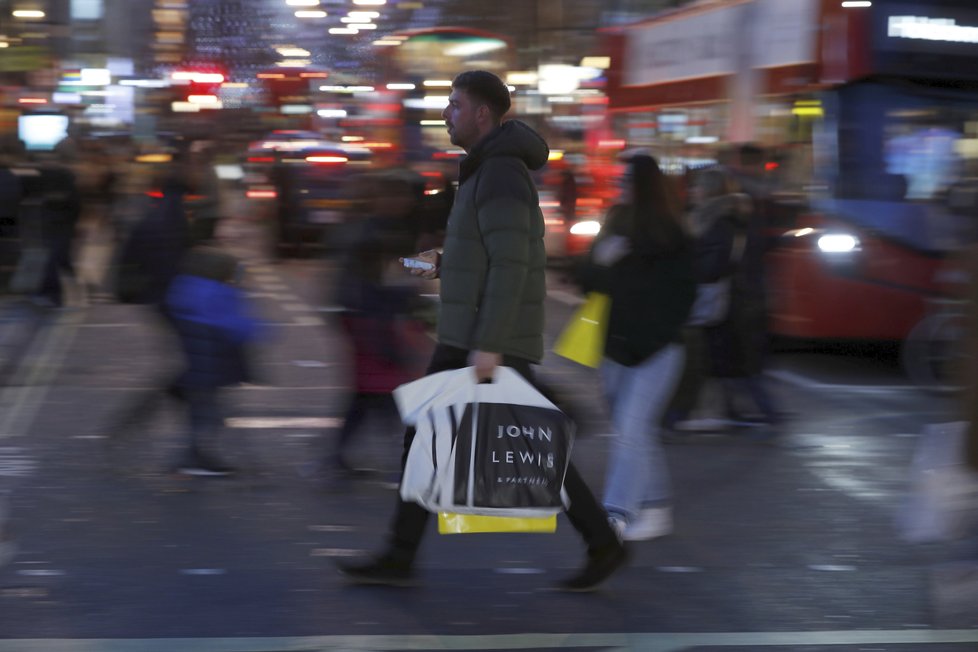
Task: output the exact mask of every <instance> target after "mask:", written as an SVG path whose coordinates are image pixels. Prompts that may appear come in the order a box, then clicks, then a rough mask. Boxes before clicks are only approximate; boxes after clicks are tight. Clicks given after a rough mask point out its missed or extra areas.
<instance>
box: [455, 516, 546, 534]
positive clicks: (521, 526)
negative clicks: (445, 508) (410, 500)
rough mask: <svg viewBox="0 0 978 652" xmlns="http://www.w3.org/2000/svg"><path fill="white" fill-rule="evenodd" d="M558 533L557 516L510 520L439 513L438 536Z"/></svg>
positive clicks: (497, 517) (496, 517) (506, 518)
mask: <svg viewBox="0 0 978 652" xmlns="http://www.w3.org/2000/svg"><path fill="white" fill-rule="evenodd" d="M556 531H557V515H556V514H554V515H553V516H544V517H543V518H510V517H506V516H480V515H476V514H451V513H449V512H438V534H482V533H486V532H536V533H540V534H550V533H553V532H556Z"/></svg>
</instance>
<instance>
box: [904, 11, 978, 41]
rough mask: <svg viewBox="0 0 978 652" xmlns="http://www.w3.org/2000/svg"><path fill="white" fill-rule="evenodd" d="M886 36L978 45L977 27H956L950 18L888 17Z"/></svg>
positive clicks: (955, 23)
mask: <svg viewBox="0 0 978 652" xmlns="http://www.w3.org/2000/svg"><path fill="white" fill-rule="evenodd" d="M887 36H889V37H891V38H906V39H914V40H922V41H946V42H950V43H978V27H968V26H965V25H958V24H957V22H956V21H955V20H954V19H952V18H926V17H924V16H890V20H889V23H888V28H887Z"/></svg>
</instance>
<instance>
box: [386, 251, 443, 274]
mask: <svg viewBox="0 0 978 652" xmlns="http://www.w3.org/2000/svg"><path fill="white" fill-rule="evenodd" d="M411 258H416V259H418V260H423V261H425V262H426V263H431V264H432V265H434V268H433V269H417V268H412V269H409V270H408V271H410V272H411V274H413V275H414V276H420V277H421V278H426V279H433V278H438V273H439V272H440V271H441V253H439V251H438V250H437V249H429V250H428V251H422V252H421V253H420V254H415V255H414V256H411ZM397 262H399V263H403V262H404V259H403V258H398V259H397Z"/></svg>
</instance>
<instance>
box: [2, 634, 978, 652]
mask: <svg viewBox="0 0 978 652" xmlns="http://www.w3.org/2000/svg"><path fill="white" fill-rule="evenodd" d="M921 643H923V644H934V645H936V644H940V643H978V630H975V629H913V630H836V631H803V632H716V633H702V634H701V633H627V632H625V633H614V632H609V633H598V634H595V633H573V632H572V633H566V634H549V633H548V634H496V635H474V636H438V635H434V634H429V635H425V634H422V635H414V636H402V635H396V634H391V635H379V636H378V635H375V636H342V635H336V636H294V637H258V638H149V639H0V652H50V651H51V650H58V652H111V651H115V650H126V651H127V652H172V651H173V650H180V652H221V651H224V652H227V651H231V650H233V651H234V652H268V651H269V650H275V651H276V652H293V651H294V652H298V651H300V650H340V649H350V650H376V651H379V650H403V651H407V650H432V651H433V650H559V649H565V650H566V649H572V648H605V649H610V650H641V651H642V652H682V651H683V650H690V649H695V648H697V647H716V648H757V647H786V648H788V649H797V648H798V647H800V646H803V645H809V646H829V645H848V646H853V645H885V644H891V645H910V644H921Z"/></svg>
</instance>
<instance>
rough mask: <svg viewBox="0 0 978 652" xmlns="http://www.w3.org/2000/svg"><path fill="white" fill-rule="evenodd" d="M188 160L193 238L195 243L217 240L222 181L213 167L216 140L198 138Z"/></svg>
mask: <svg viewBox="0 0 978 652" xmlns="http://www.w3.org/2000/svg"><path fill="white" fill-rule="evenodd" d="M188 163H189V165H188V174H187V177H188V179H187V181H188V186H189V189H190V192H191V194H190V195H189V197H188V202H187V206H188V211H189V216H190V239H191V240H192V241H193V242H194V243H195V244H208V243H211V242H212V241H213V240H214V237H215V234H216V233H217V226H218V224H219V223H220V220H221V181H220V179H219V178H218V176H217V170H216V169H215V168H214V147H213V143H211V142H209V141H204V140H198V141H195V142H194V143H193V144H192V145H191V146H190V151H189V156H188Z"/></svg>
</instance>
